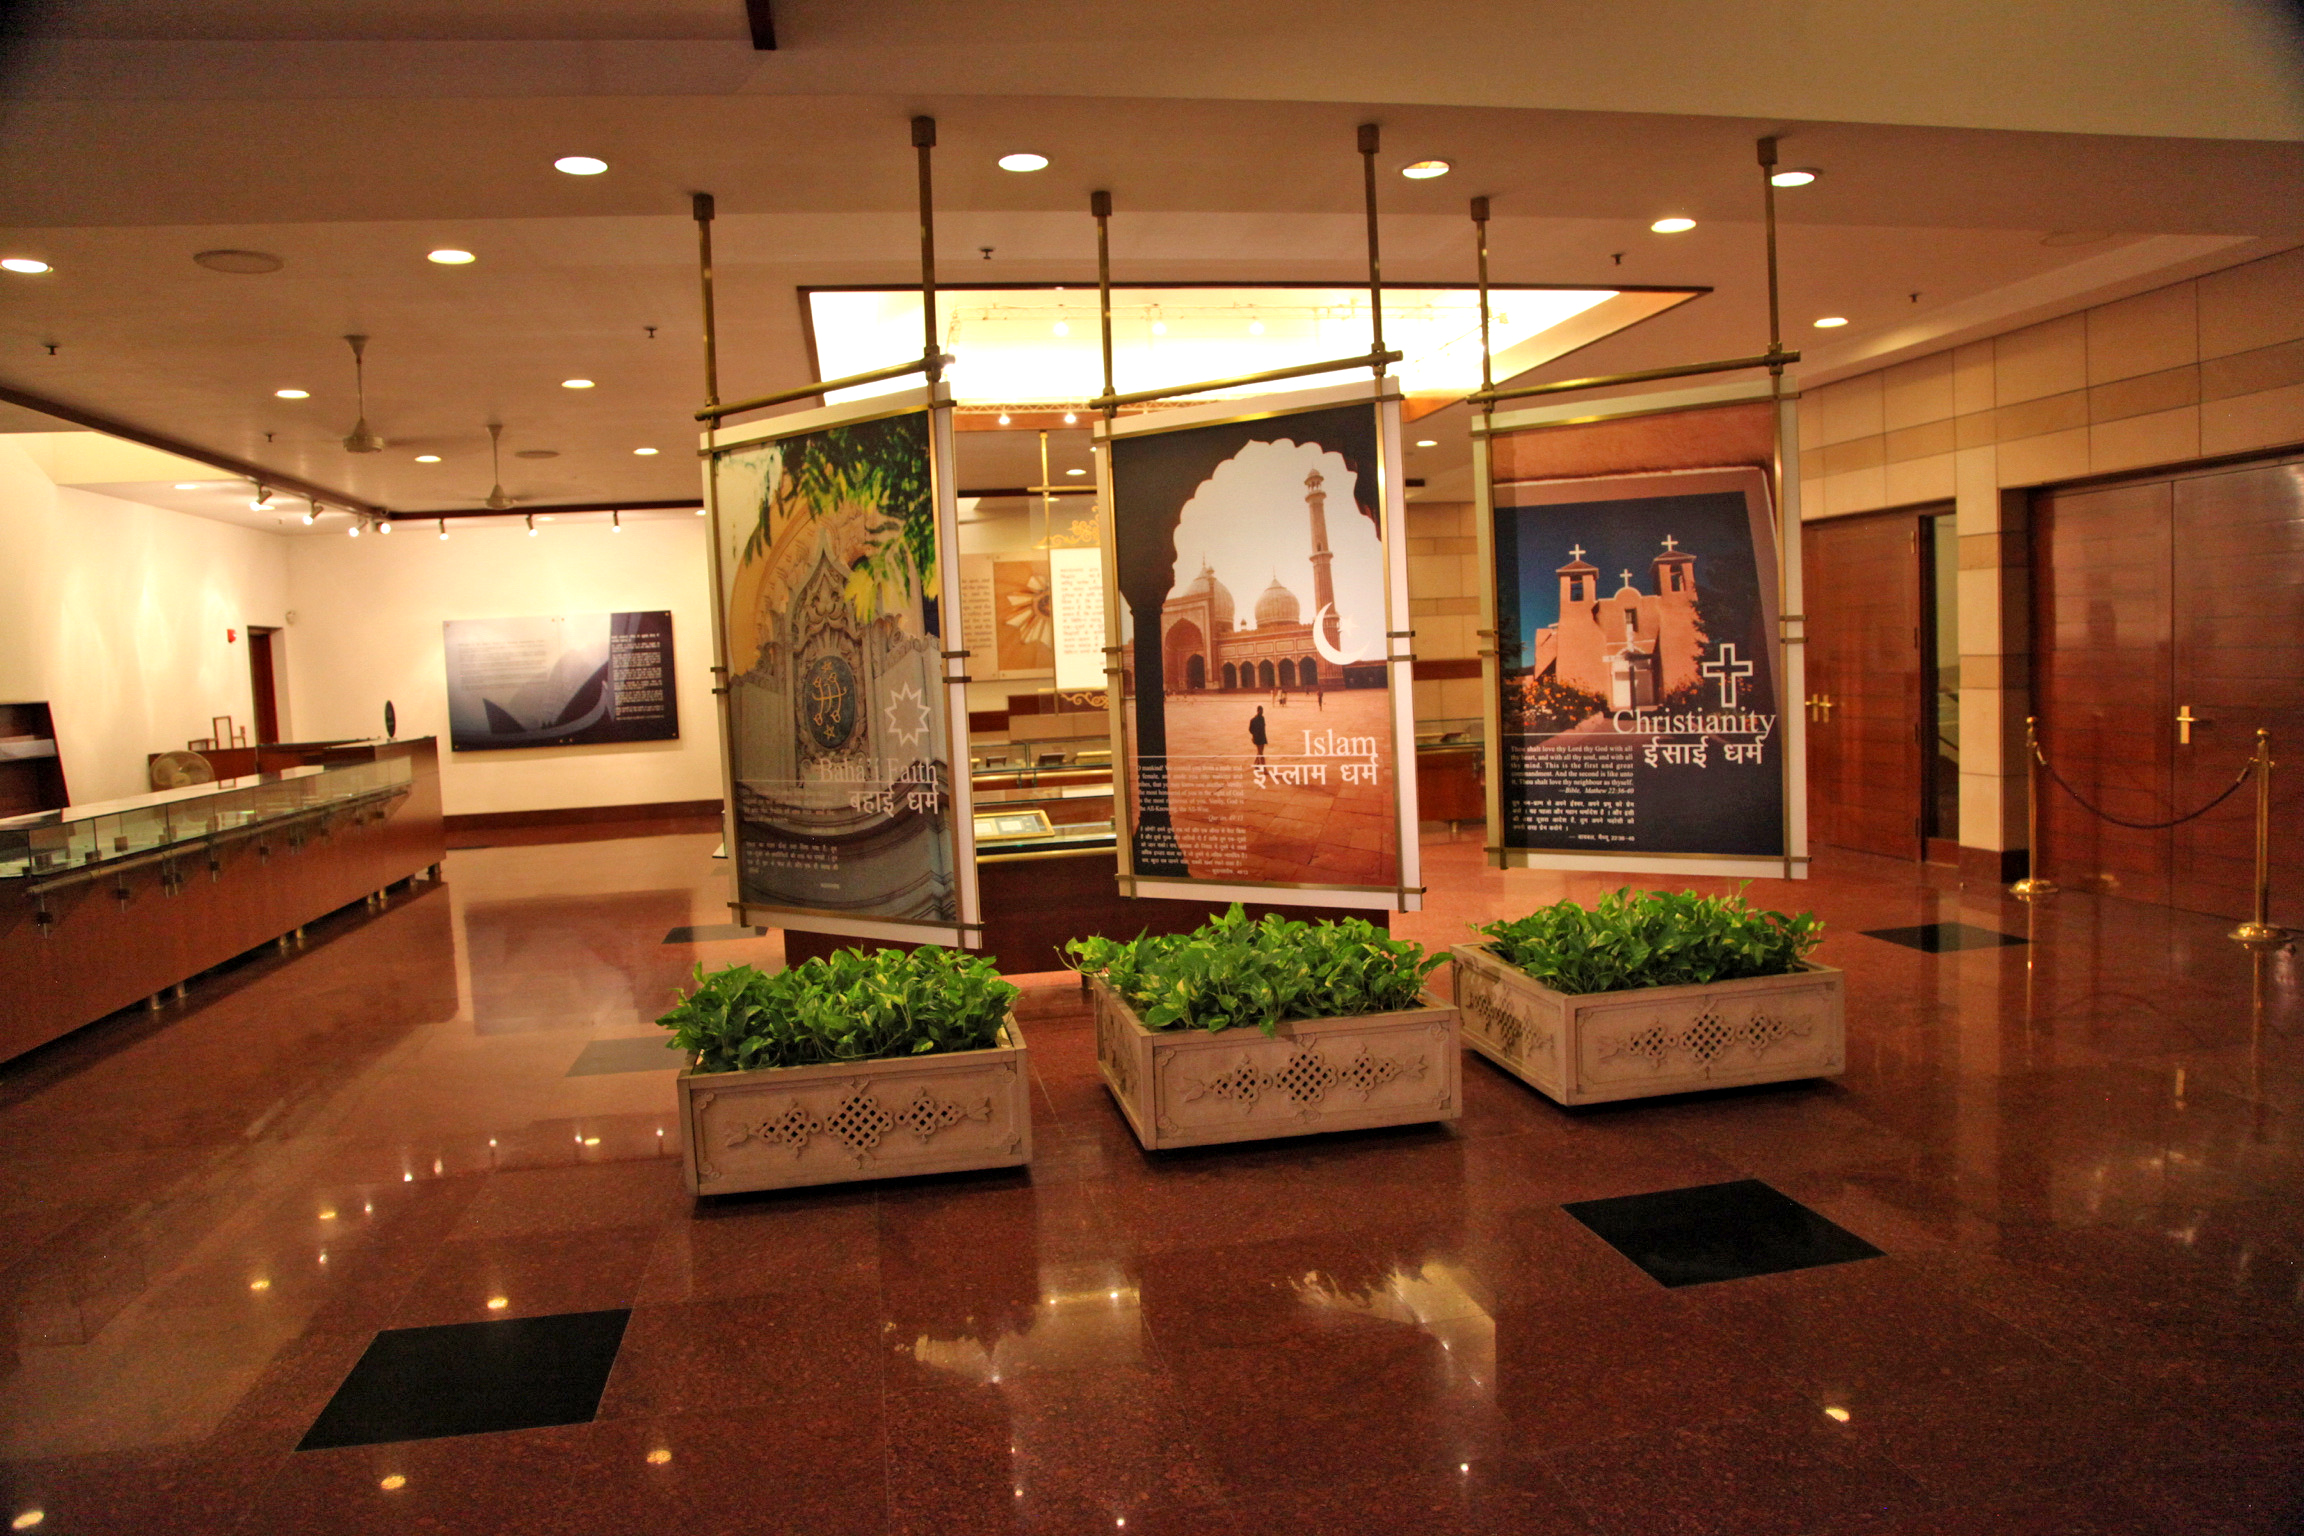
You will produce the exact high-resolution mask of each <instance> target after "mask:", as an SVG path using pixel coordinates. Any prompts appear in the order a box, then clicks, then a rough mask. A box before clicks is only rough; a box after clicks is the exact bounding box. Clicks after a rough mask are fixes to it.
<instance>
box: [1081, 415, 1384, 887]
mask: <svg viewBox="0 0 2304 1536" xmlns="http://www.w3.org/2000/svg"><path fill="white" fill-rule="evenodd" d="M1097 437H1098V440H1099V442H1100V444H1101V445H1102V446H1103V450H1104V451H1103V453H1102V454H1101V455H1100V457H1101V459H1102V466H1103V473H1104V476H1105V487H1104V489H1105V505H1106V506H1107V507H1109V508H1110V509H1111V518H1112V571H1111V577H1110V580H1111V583H1112V590H1111V601H1110V602H1109V603H1108V604H1107V610H1108V613H1109V618H1108V619H1107V633H1108V634H1109V635H1110V637H1111V644H1112V645H1114V646H1115V647H1116V651H1115V653H1114V654H1116V655H1117V656H1118V657H1119V658H1120V665H1121V672H1122V675H1121V678H1120V683H1121V686H1120V688H1119V689H1118V690H1117V691H1116V692H1115V693H1114V694H1113V695H1112V700H1111V705H1112V716H1113V737H1114V740H1115V743H1116V744H1118V745H1119V746H1121V747H1122V749H1123V751H1122V753H1121V755H1120V758H1119V760H1118V761H1117V762H1116V764H1115V786H1114V787H1115V790H1116V794H1115V798H1114V806H1115V810H1116V813H1117V814H1118V816H1119V818H1120V853H1121V861H1120V873H1121V879H1122V887H1123V889H1124V890H1128V891H1131V892H1132V893H1133V894H1134V895H1137V896H1183V897H1193V898H1207V897H1211V896H1213V897H1215V898H1217V899H1219V900H1221V899H1225V898H1227V897H1230V898H1233V899H1238V900H1245V901H1261V902H1281V903H1284V902H1288V901H1291V900H1301V901H1303V902H1306V903H1309V904H1316V905H1320V906H1357V907H1370V908H1377V907H1382V908H1392V909H1396V910H1400V911H1414V910H1416V909H1417V907H1418V905H1419V901H1418V898H1417V895H1416V887H1417V885H1418V881H1419V874H1418V868H1419V866H1418V859H1417V849H1416V782H1415V775H1414V774H1413V773H1406V774H1403V773H1402V772H1401V767H1402V765H1403V764H1409V763H1413V762H1414V756H1413V753H1414V750H1415V748H1414V730H1415V721H1414V712H1413V705H1412V700H1413V693H1412V691H1411V687H1410V678H1409V671H1410V666H1411V663H1412V661H1413V657H1412V655H1411V653H1410V647H1409V637H1408V636H1407V635H1406V634H1405V633H1404V631H1405V630H1406V628H1407V626H1406V624H1405V622H1404V616H1405V615H1406V614H1407V612H1408V575H1407V560H1406V544H1405V542H1404V540H1403V539H1402V538H1401V537H1400V530H1401V529H1402V527H1403V525H1404V521H1405V519H1404V516H1403V513H1402V509H1401V488H1400V482H1399V475H1398V471H1397V468H1396V467H1395V466H1397V465H1398V464H1399V462H1400V406H1399V394H1398V388H1397V385H1395V384H1394V383H1393V382H1392V381H1391V380H1378V381H1374V382H1373V383H1365V384H1356V385H1346V386H1340V387H1336V388H1330V389H1323V390H1309V391H1304V392H1301V393H1296V394H1289V395H1282V396H1270V397H1266V398H1264V399H1261V400H1243V401H1227V402H1224V403H1222V404H1219V405H1209V406H1200V407H1194V408H1190V409H1182V410H1163V411H1158V412H1153V413H1150V414H1148V415H1145V416H1138V417H1130V418H1126V419H1122V420H1118V421H1113V422H1107V423H1101V424H1099V426H1098V427H1097ZM1291 891H1293V892H1301V893H1303V894H1302V895H1301V896H1300V897H1291V896H1290V895H1288V894H1287V893H1288V892H1291Z"/></svg>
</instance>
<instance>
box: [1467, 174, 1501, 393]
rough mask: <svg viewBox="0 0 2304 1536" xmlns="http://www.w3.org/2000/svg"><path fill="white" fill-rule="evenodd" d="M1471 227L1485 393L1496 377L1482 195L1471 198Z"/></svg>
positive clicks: (1482, 391)
mask: <svg viewBox="0 0 2304 1536" xmlns="http://www.w3.org/2000/svg"><path fill="white" fill-rule="evenodd" d="M1472 227H1473V229H1474V230H1475V231H1476V232H1477V234H1478V236H1479V245H1480V390H1481V393H1482V394H1486V393H1487V392H1488V391H1489V390H1492V389H1494V388H1495V387H1496V379H1495V376H1494V375H1493V374H1492V373H1491V372H1490V369H1491V368H1492V367H1493V366H1494V362H1493V359H1491V358H1490V356H1489V355H1488V199H1486V198H1484V197H1476V198H1474V199H1472Z"/></svg>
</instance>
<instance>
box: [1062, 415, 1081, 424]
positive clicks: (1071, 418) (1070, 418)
mask: <svg viewBox="0 0 2304 1536" xmlns="http://www.w3.org/2000/svg"><path fill="white" fill-rule="evenodd" d="M1079 419H1080V413H1079V412H1078V411H1066V412H1065V413H1064V425H1066V426H1068V427H1069V426H1071V425H1073V424H1074V423H1075V422H1077V421H1079Z"/></svg>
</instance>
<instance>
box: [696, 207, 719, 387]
mask: <svg viewBox="0 0 2304 1536" xmlns="http://www.w3.org/2000/svg"><path fill="white" fill-rule="evenodd" d="M689 204H690V207H691V209H692V211H693V212H694V213H695V216H696V264H697V270H698V271H699V272H700V273H701V274H702V275H703V280H704V406H705V409H706V410H710V409H712V408H713V407H715V406H717V405H718V404H719V403H720V337H719V331H718V329H717V328H716V326H715V324H714V321H713V318H712V217H713V203H712V194H711V193H709V192H696V193H692V194H690V198H689Z"/></svg>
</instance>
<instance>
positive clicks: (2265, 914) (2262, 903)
mask: <svg viewBox="0 0 2304 1536" xmlns="http://www.w3.org/2000/svg"><path fill="white" fill-rule="evenodd" d="M2252 768H2253V771H2254V773H2255V775H2256V916H2255V917H2254V918H2253V919H2251V920H2250V921H2248V922H2245V923H2242V924H2241V925H2240V926H2239V927H2237V928H2235V929H2233V930H2232V942H2233V943H2235V944H2244V945H2246V946H2247V947H2248V948H2250V949H2253V950H2272V949H2280V948H2282V947H2284V946H2285V945H2287V943H2288V942H2289V939H2290V935H2289V932H2288V930H2287V929H2285V928H2281V927H2277V926H2275V925H2274V924H2273V922H2272V733H2271V732H2270V731H2267V730H2263V729H2259V730H2258V731H2257V732H2256V756H2255V757H2254V759H2253V760H2252Z"/></svg>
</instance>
